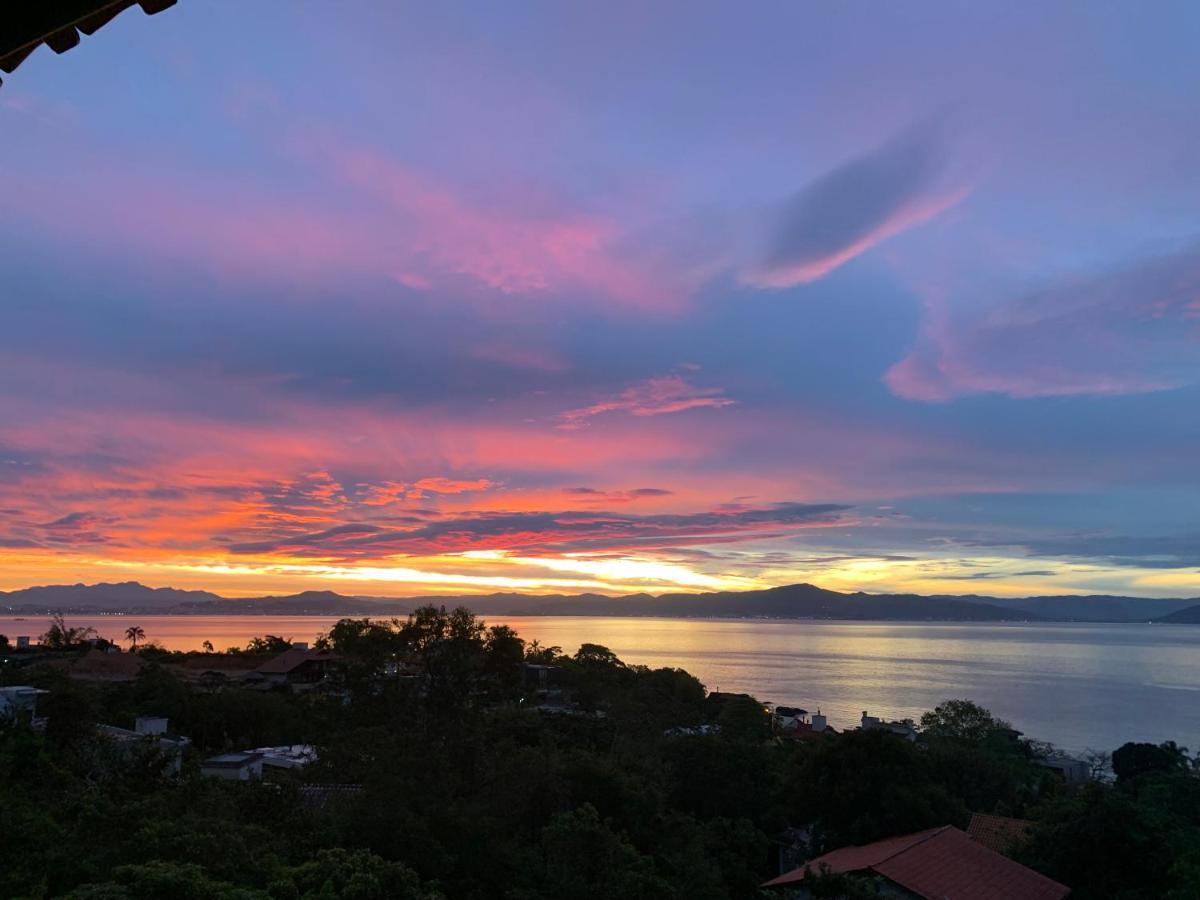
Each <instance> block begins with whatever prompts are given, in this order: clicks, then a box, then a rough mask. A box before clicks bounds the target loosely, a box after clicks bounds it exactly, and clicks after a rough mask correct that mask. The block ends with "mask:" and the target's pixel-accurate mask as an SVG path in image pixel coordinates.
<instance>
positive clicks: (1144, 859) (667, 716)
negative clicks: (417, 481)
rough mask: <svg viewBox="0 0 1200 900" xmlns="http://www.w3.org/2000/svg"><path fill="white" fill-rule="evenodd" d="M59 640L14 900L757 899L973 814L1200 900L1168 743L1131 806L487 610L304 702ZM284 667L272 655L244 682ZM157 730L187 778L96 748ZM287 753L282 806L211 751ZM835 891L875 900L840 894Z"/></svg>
mask: <svg viewBox="0 0 1200 900" xmlns="http://www.w3.org/2000/svg"><path fill="white" fill-rule="evenodd" d="M55 625H56V628H57V631H56V632H55V633H56V634H58V635H60V636H64V640H62V641H60V645H61V646H63V649H62V650H59V651H58V652H56V653H53V654H48V656H51V657H53V659H52V661H51V662H47V663H41V664H33V665H29V666H27V667H25V668H22V669H19V670H16V671H4V672H3V673H2V674H0V677H3V679H4V680H5V682H6V683H34V684H37V685H38V686H40V687H44V688H46V689H48V690H49V691H50V693H49V694H47V695H44V696H43V697H42V698H41V701H42V702H41V703H40V704H39V715H41V716H45V717H47V720H48V722H47V725H46V727H45V729H44V731H35V730H33V729H32V728H31V727H30V726H29V725H28V724H27V723H20V722H10V723H7V724H4V725H0V835H2V836H3V839H2V840H0V896H3V897H28V898H42V897H59V896H65V897H71V898H74V900H84V898H87V900H101V898H103V900H125V898H228V900H233V898H237V900H250V898H254V900H300V898H321V900H327V898H328V900H335V898H347V900H349V898H354V900H373V898H405V900H410V898H411V900H415V898H421V900H434V898H440V897H445V898H508V900H550V898H555V900H558V898H564V897H570V898H583V900H588V898H595V900H601V898H605V900H609V898H612V900H622V898H629V900H635V898H636V900H643V898H646V900H649V898H689V900H691V898H699V900H719V898H726V897H732V898H748V897H758V896H763V895H764V894H763V893H762V892H761V891H760V889H759V887H758V885H759V884H760V883H761V882H762V881H764V880H765V879H767V878H769V877H771V876H773V875H775V874H777V873H778V862H777V854H778V852H779V850H780V844H781V842H782V843H787V840H790V839H783V838H782V837H781V836H782V835H784V834H792V835H794V834H795V833H796V830H797V829H802V830H803V831H804V832H806V833H807V834H809V835H810V836H811V846H810V847H806V848H801V849H802V852H803V851H807V852H808V854H809V855H814V854H816V853H820V852H824V851H825V850H828V849H832V848H835V847H838V846H843V845H846V844H850V843H862V842H867V841H872V840H875V839H878V838H881V837H886V836H889V835H894V834H902V833H906V832H911V831H915V830H918V829H922V828H927V827H931V826H937V825H943V824H954V825H957V826H959V827H965V826H966V824H967V821H968V819H969V816H970V813H971V812H972V811H979V812H989V813H995V814H1000V815H1009V816H1016V817H1021V818H1027V819H1030V820H1032V821H1033V822H1034V823H1035V825H1034V829H1033V833H1032V837H1031V838H1030V840H1029V841H1028V842H1027V843H1026V844H1024V845H1023V846H1021V847H1019V848H1016V849H1015V850H1014V853H1015V854H1016V855H1017V857H1018V858H1019V859H1021V861H1023V862H1025V863H1026V864H1028V865H1032V866H1034V867H1035V868H1037V869H1039V870H1040V871H1042V872H1045V873H1046V874H1047V875H1049V876H1051V877H1053V878H1056V879H1058V880H1060V881H1062V882H1064V883H1066V884H1068V885H1071V886H1072V887H1073V888H1074V893H1073V895H1072V896H1073V897H1075V898H1078V900H1090V898H1115V900H1141V898H1146V900H1149V898H1162V897H1167V898H1183V897H1195V896H1200V777H1198V774H1197V762H1196V760H1195V759H1194V758H1192V757H1191V756H1189V755H1188V753H1187V752H1186V751H1185V750H1183V749H1181V748H1178V747H1175V746H1174V745H1173V744H1166V745H1162V746H1154V745H1144V744H1128V745H1126V746H1124V747H1122V748H1120V749H1118V750H1116V752H1114V754H1113V757H1112V770H1113V776H1114V777H1113V778H1112V779H1111V780H1095V781H1089V782H1086V783H1083V784H1079V785H1070V784H1066V783H1064V782H1062V781H1060V780H1059V779H1058V778H1057V777H1056V776H1054V775H1053V774H1052V773H1050V772H1048V771H1047V770H1046V769H1044V768H1042V767H1040V766H1038V765H1037V762H1036V758H1035V757H1036V753H1037V752H1038V748H1036V747H1035V746H1033V745H1031V744H1030V743H1029V742H1026V741H1022V740H1020V739H1019V737H1018V736H1017V735H1016V733H1015V732H1013V731H1012V730H1011V729H1010V727H1009V726H1008V725H1007V723H1004V722H1001V721H998V720H997V719H995V718H994V717H992V716H991V715H990V714H989V713H988V712H987V710H984V709H981V708H979V707H978V706H976V705H974V704H971V703H969V702H967V701H961V700H954V701H948V702H947V703H945V704H943V705H941V706H939V707H938V708H937V709H936V710H933V711H931V712H930V713H928V714H927V715H926V716H925V717H923V719H922V721H921V738H920V740H919V741H917V742H915V743H914V742H909V741H905V740H903V739H902V738H900V737H897V736H896V735H893V734H891V733H889V732H887V731H884V730H870V731H851V732H847V733H845V734H840V735H829V736H826V737H823V738H822V737H819V736H812V737H813V738H814V739H812V740H803V741H800V740H794V739H790V738H787V737H784V736H781V735H779V734H778V733H776V731H775V729H774V728H773V725H772V720H771V717H770V716H769V715H768V714H767V713H766V711H764V709H763V707H762V705H761V704H760V703H758V702H757V701H755V700H754V699H752V698H748V697H744V696H736V695H735V696H730V695H706V693H705V691H704V688H703V686H702V685H701V684H700V683H699V682H698V681H697V680H696V679H695V678H694V677H692V676H691V675H689V674H688V673H686V672H683V671H680V670H676V669H649V668H645V667H641V666H631V665H626V664H625V663H623V662H621V660H619V659H617V657H616V656H615V655H614V654H613V653H612V652H611V651H609V650H608V649H607V648H604V647H601V646H597V645H592V644H585V645H584V646H583V647H581V648H580V649H579V651H578V653H576V654H575V655H574V656H566V655H564V654H563V653H562V651H561V650H560V649H559V648H557V647H542V646H539V645H537V644H530V645H526V644H525V643H524V642H523V641H522V640H521V638H520V636H519V635H517V634H516V633H514V632H513V631H512V630H511V629H509V628H507V627H504V626H495V627H490V628H489V627H487V626H486V625H485V623H483V622H482V621H480V620H478V619H477V618H476V617H474V616H473V615H471V614H470V613H469V612H467V611H466V610H456V611H453V612H446V611H444V610H441V609H435V608H426V609H422V610H420V611H418V612H416V613H414V614H413V615H412V616H410V617H408V618H407V619H406V620H396V619H393V620H391V621H385V622H380V621H368V620H365V619H357V620H356V619H346V620H343V621H341V622H339V623H338V624H337V625H336V626H335V627H334V628H333V629H332V630H331V631H330V633H329V634H328V635H326V636H325V638H323V639H322V641H321V642H320V646H321V647H322V648H324V649H329V650H331V651H333V652H335V653H336V654H338V655H339V656H340V657H341V658H342V660H343V662H344V664H345V665H344V671H343V672H342V674H341V675H340V676H339V677H338V678H337V679H335V680H333V681H323V682H321V683H319V684H317V685H316V686H306V687H307V688H308V689H297V688H291V687H288V686H287V685H279V686H276V687H271V686H269V685H261V684H260V685H258V686H257V687H254V686H251V685H249V684H244V683H242V682H240V680H239V679H237V678H236V677H229V678H226V677H224V676H221V675H220V673H219V672H217V671H215V670H214V671H206V670H205V669H204V665H207V661H209V660H213V659H216V658H224V657H223V656H222V655H220V654H213V653H212V652H211V650H209V652H206V653H196V654H172V653H167V652H166V651H163V650H161V649H160V648H154V647H152V646H149V647H147V646H145V645H143V646H142V647H141V648H140V649H139V654H138V655H139V658H141V659H142V660H143V661H145V662H146V665H145V666H144V667H143V668H142V670H141V672H140V674H138V675H137V677H136V679H134V680H132V681H126V682H121V683H111V682H98V681H83V680H78V679H75V680H73V679H71V678H69V677H67V676H66V674H65V673H64V671H63V668H62V667H61V666H58V667H57V668H56V667H55V665H56V663H60V662H61V661H62V658H63V652H64V650H65V649H67V648H69V647H70V646H72V645H75V644H78V642H79V641H80V640H81V639H82V638H81V636H79V635H74V634H73V633H72V630H71V629H69V628H68V627H67V626H66V625H65V623H62V622H61V621H59V622H57V623H55ZM144 637H145V636H144V635H138V640H139V641H143V640H144ZM130 640H131V642H132V637H131V638H130ZM286 646H287V642H286V641H284V640H283V639H281V638H278V637H270V636H268V637H264V638H259V639H256V640H255V641H253V642H251V646H250V647H249V648H247V649H245V650H242V651H240V654H239V656H237V657H231V659H240V660H243V661H244V660H245V658H246V657H247V656H251V657H253V656H254V654H261V659H263V660H265V659H269V658H270V654H271V653H273V652H277V651H279V650H280V649H286ZM75 652H77V653H81V652H83V651H82V650H77V651H75ZM185 663H186V665H185ZM192 663H196V664H197V665H193V664H192ZM539 667H547V668H539ZM138 715H161V716H167V717H169V718H170V721H171V731H172V732H173V733H177V734H181V735H186V736H187V737H189V738H190V739H191V741H192V746H191V748H190V749H189V750H188V753H187V757H186V759H185V762H184V767H183V771H182V773H181V774H180V775H179V776H177V777H174V776H170V775H168V774H166V773H165V769H164V766H163V760H162V757H161V756H160V755H158V753H157V751H155V750H154V749H153V747H152V746H151V745H150V744H147V745H146V746H144V747H142V746H139V747H138V748H137V749H136V752H133V753H125V754H123V755H122V754H116V753H114V752H113V748H112V747H111V746H108V745H107V743H106V742H105V740H104V739H103V738H102V737H101V736H100V735H99V734H98V733H97V730H96V728H95V726H96V724H97V723H108V724H115V725H122V726H129V725H131V724H132V722H133V719H134V717H135V716H138ZM701 726H708V727H701ZM293 743H309V744H314V745H315V746H316V747H317V748H318V750H319V755H320V759H319V761H318V762H317V763H314V764H312V765H310V766H309V767H308V768H306V769H305V770H303V771H302V772H287V773H284V774H283V775H281V776H278V777H276V778H272V779H270V780H267V781H251V782H236V781H222V780H217V779H209V778H203V777H201V776H200V774H199V771H198V763H199V760H200V759H202V758H203V757H205V756H207V755H209V754H212V753H217V752H222V751H228V750H241V749H245V748H248V747H257V746H266V745H273V744H293ZM312 785H318V786H324V787H318V788H315V789H314V788H313V787H311V786H312ZM347 786H352V787H349V788H348V787H347ZM314 797H317V798H325V799H324V800H314ZM814 889H815V891H814V893H815V894H816V895H817V896H825V897H856V896H869V895H870V894H869V891H870V887H869V886H867V887H864V886H863V885H862V884H861V883H860V882H859V881H857V880H856V879H854V878H846V877H841V876H828V877H824V878H818V879H817V881H816V883H815V884H814Z"/></svg>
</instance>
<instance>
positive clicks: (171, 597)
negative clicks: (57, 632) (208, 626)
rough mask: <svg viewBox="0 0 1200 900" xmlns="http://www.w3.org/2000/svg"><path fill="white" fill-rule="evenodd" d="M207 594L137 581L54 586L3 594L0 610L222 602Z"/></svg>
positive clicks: (167, 608)
mask: <svg viewBox="0 0 1200 900" xmlns="http://www.w3.org/2000/svg"><path fill="white" fill-rule="evenodd" d="M222 599H223V598H222V597H220V596H219V595H217V594H210V593H209V592H208V591H181V590H177V589H175V588H148V587H146V586H145V585H144V584H139V583H138V582H136V581H123V582H120V583H119V584H106V583H101V584H51V585H43V586H40V587H29V588H24V589H23V590H19V591H8V592H5V591H0V609H2V608H4V607H9V608H12V609H14V610H18V611H29V612H34V611H37V612H43V611H46V610H60V609H61V610H72V611H82V610H96V611H99V612H114V611H117V612H119V611H123V610H130V611H136V612H172V611H174V610H175V609H176V608H177V607H178V606H180V605H181V604H184V603H203V602H213V601H221V600H222Z"/></svg>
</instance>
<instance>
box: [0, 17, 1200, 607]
mask: <svg viewBox="0 0 1200 900" xmlns="http://www.w3.org/2000/svg"><path fill="white" fill-rule="evenodd" d="M1198 40H1200V7H1197V6H1196V5H1195V4H1191V3H1171V2H1162V3H1157V4H1154V5H1153V6H1152V7H1147V6H1145V5H1144V4H1137V3H1133V2H1129V3H1119V4H1114V3H1110V2H1089V3H1078V4H1072V3H1057V4H1051V5H1049V6H1047V5H1046V4H1034V3H990V2H979V3H970V4H964V3H925V4H919V5H913V4H892V5H888V4H873V3H865V2H849V3H839V4H817V3H792V2H786V3H785V2H778V3H776V2H767V0H762V2H757V3H752V4H733V3H704V2H700V3H697V2H687V3H667V2H653V3H644V2H638V3H625V2H604V3H569V4H563V3H556V2H545V3H538V2H521V3H505V4H484V3H473V4H470V3H458V2H447V3H438V4H390V3H386V4H385V3H367V2H361V3H355V4H352V5H344V4H339V5H337V6H336V7H335V6H334V5H332V4H324V3H292V2H284V0H260V2H255V3H242V2H236V0H206V2H198V0H180V2H179V3H178V4H177V5H176V6H175V7H173V8H171V9H168V10H166V11H165V12H163V13H161V14H159V15H156V16H154V17H149V16H145V15H143V14H142V13H141V12H140V10H137V9H133V10H130V11H127V12H125V13H123V14H121V15H120V16H119V17H118V18H117V19H116V20H114V21H113V22H112V23H110V24H109V25H107V26H106V27H104V28H103V29H101V30H100V31H99V32H97V33H96V34H95V35H93V36H91V37H85V38H84V40H83V42H82V43H81V44H80V46H78V47H76V48H75V49H73V50H71V51H69V52H68V53H66V54H65V55H63V56H56V55H55V54H54V53H52V52H51V51H50V50H49V49H48V48H46V47H42V48H40V49H39V50H38V51H37V52H36V53H34V54H33V55H32V56H31V57H30V58H29V59H28V60H27V61H26V62H25V63H24V64H23V65H22V66H21V68H20V69H18V70H17V71H16V72H15V73H13V74H12V75H10V76H6V77H5V83H4V85H3V86H2V87H0V138H2V140H0V273H2V277H0V589H13V588H20V587H25V586H28V585H32V584H53V583H75V582H94V581H126V580H139V581H142V582H143V583H146V584H150V585H154V586H161V585H172V586H177V587H189V588H206V589H210V590H214V591H217V592H220V593H223V594H226V595H230V596H236V595H241V596H246V595H256V594H264V593H285V592H291V591H299V590H305V589H333V590H338V591H340V592H343V593H354V594H363V595H378V596H402V595H413V594H421V595H425V594H438V593H441V594H463V593H477V592H493V591H526V592H541V593H576V592H601V593H614V594H616V593H626V592H634V591H650V592H655V593H657V592H665V591H679V590H687V591H700V590H705V591H706V590H744V589H752V588H759V587H766V586H771V585H779V584H788V583H794V582H803V581H806V582H812V583H815V584H819V585H821V586H824V587H828V588H832V589H837V590H864V591H870V592H884V591H889V592H890V591H905V592H919V593H948V594H967V593H976V594H990V595H996V596H1020V595H1033V594H1082V593H1119V594H1128V595H1138V596H1181V597H1187V596H1197V595H1200V464H1198V463H1200V105H1198V104H1197V103H1196V97H1197V96H1200V56H1197V54H1196V53H1195V46H1196V44H1197V41H1198Z"/></svg>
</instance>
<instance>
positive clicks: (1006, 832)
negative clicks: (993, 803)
mask: <svg viewBox="0 0 1200 900" xmlns="http://www.w3.org/2000/svg"><path fill="white" fill-rule="evenodd" d="M1032 827H1033V823H1032V822H1029V821H1027V820H1026V819H1010V818H1008V817H1007V816H989V815H986V814H984V813H971V824H970V825H968V826H967V834H969V835H970V836H971V837H972V838H974V839H975V840H977V841H979V843H981V844H983V846H985V847H988V848H990V849H992V850H995V851H996V852H997V853H1008V852H1010V851H1011V850H1012V849H1013V848H1014V847H1019V846H1020V845H1021V844H1023V843H1024V842H1025V841H1027V840H1029V830H1030V829H1031V828H1032Z"/></svg>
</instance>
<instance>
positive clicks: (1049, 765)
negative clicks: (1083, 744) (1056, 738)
mask: <svg viewBox="0 0 1200 900" xmlns="http://www.w3.org/2000/svg"><path fill="white" fill-rule="evenodd" d="M1035 762H1036V763H1037V764H1038V765H1039V766H1041V767H1042V768H1043V769H1049V770H1050V771H1051V772H1053V773H1054V774H1055V775H1057V776H1058V777H1060V778H1061V779H1062V780H1063V781H1087V780H1088V779H1089V778H1091V777H1092V767H1091V766H1090V765H1088V763H1087V760H1083V759H1076V758H1075V757H1073V756H1067V755H1066V754H1064V753H1056V754H1055V755H1053V756H1044V757H1042V758H1041V759H1038V760H1035Z"/></svg>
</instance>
